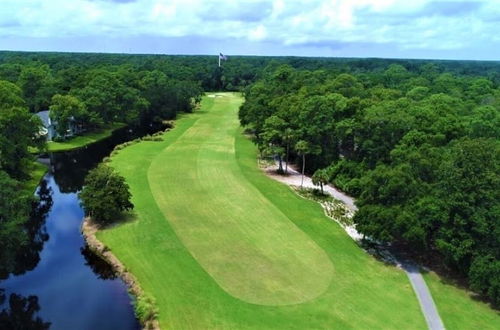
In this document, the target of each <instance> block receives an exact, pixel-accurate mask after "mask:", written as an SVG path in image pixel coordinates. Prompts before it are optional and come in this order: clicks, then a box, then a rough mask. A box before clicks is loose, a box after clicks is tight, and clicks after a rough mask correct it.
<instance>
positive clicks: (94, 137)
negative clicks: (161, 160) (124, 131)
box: [47, 123, 126, 152]
mask: <svg viewBox="0 0 500 330" xmlns="http://www.w3.org/2000/svg"><path fill="white" fill-rule="evenodd" d="M125 126H126V125H125V124H123V123H114V124H110V125H109V126H106V127H104V128H101V129H99V130H97V131H95V132H90V133H87V134H84V135H78V136H75V137H73V138H70V139H69V140H67V141H64V142H54V141H49V142H47V151H49V152H58V151H68V150H74V149H78V148H82V147H85V146H87V145H89V144H92V143H96V142H98V141H101V140H103V139H105V138H107V137H110V136H111V134H113V132H114V131H116V130H117V129H119V128H122V127H125Z"/></svg>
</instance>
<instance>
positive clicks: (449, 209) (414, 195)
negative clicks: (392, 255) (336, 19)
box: [239, 60, 500, 305]
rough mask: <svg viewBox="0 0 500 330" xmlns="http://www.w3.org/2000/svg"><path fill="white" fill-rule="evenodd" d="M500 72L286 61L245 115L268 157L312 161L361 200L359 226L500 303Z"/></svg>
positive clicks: (459, 66) (496, 67)
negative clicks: (306, 65)
mask: <svg viewBox="0 0 500 330" xmlns="http://www.w3.org/2000/svg"><path fill="white" fill-rule="evenodd" d="M367 62H368V63H370V61H368V60H367ZM371 64H373V63H371ZM474 68H475V69H474ZM499 72H500V64H499V63H482V64H481V63H479V64H478V65H477V67H476V63H473V62H444V63H441V62H427V63H412V62H408V63H392V64H389V65H388V66H386V67H385V68H383V67H380V66H375V67H374V68H373V70H370V69H366V68H360V67H351V68H350V69H349V70H345V71H344V72H341V70H338V69H332V70H329V69H326V70H303V69H296V68H293V67H291V66H289V65H282V66H279V67H277V68H275V69H274V70H269V71H268V72H267V74H265V75H263V77H262V78H261V79H260V80H259V81H257V82H256V83H255V84H254V85H252V86H251V87H249V88H247V89H246V90H245V96H246V101H245V103H244V105H243V106H242V107H241V109H240V113H239V116H240V121H241V123H242V124H243V125H244V126H247V129H248V130H249V131H251V132H252V133H253V134H254V138H255V142H256V144H257V145H258V147H259V149H260V151H261V152H262V153H263V154H264V155H266V154H267V155H275V156H277V157H278V159H279V160H282V159H285V158H286V159H288V158H290V159H297V160H300V162H299V164H301V160H302V158H301V157H297V156H305V158H306V160H307V162H306V171H307V172H309V173H314V172H315V171H316V173H319V174H324V173H325V172H326V174H327V179H328V181H330V182H332V183H333V184H334V185H335V186H337V187H339V188H340V189H342V190H344V191H346V192H347V193H349V194H351V195H353V196H355V197H357V202H356V204H357V206H358V208H359V211H358V212H357V213H356V215H355V218H354V221H355V224H356V226H357V229H358V231H360V232H361V233H363V234H364V235H366V236H367V237H370V238H371V239H375V240H379V241H383V242H392V243H394V244H398V245H401V246H403V247H404V246H406V247H407V248H408V249H409V250H412V251H413V253H414V254H415V255H427V256H430V255H432V256H436V255H438V256H439V257H440V260H441V262H440V263H441V264H442V265H445V266H446V267H448V269H451V270H452V271H453V272H455V273H457V272H458V273H459V274H461V275H462V276H464V277H465V278H467V279H468V283H469V285H470V288H472V289H473V290H475V291H476V292H478V293H480V294H483V295H485V296H487V297H489V298H490V300H491V301H492V302H493V303H494V304H496V305H499V304H500V81H499V80H498V73H499ZM280 170H281V171H283V169H282V166H280ZM434 259H435V258H434Z"/></svg>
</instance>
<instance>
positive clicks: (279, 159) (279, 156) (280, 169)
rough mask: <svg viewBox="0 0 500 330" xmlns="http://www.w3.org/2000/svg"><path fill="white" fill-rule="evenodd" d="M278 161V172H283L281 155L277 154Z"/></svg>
mask: <svg viewBox="0 0 500 330" xmlns="http://www.w3.org/2000/svg"><path fill="white" fill-rule="evenodd" d="M278 161H279V166H278V172H279V173H283V159H282V158H281V155H278Z"/></svg>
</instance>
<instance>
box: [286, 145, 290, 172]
mask: <svg viewBox="0 0 500 330" xmlns="http://www.w3.org/2000/svg"><path fill="white" fill-rule="evenodd" d="M289 148H290V143H288V142H287V144H286V163H285V174H288V149H289Z"/></svg>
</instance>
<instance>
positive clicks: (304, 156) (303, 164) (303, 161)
mask: <svg viewBox="0 0 500 330" xmlns="http://www.w3.org/2000/svg"><path fill="white" fill-rule="evenodd" d="M305 168H306V155H305V154H303V155H302V181H301V182H300V188H303V186H304V170H305Z"/></svg>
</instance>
